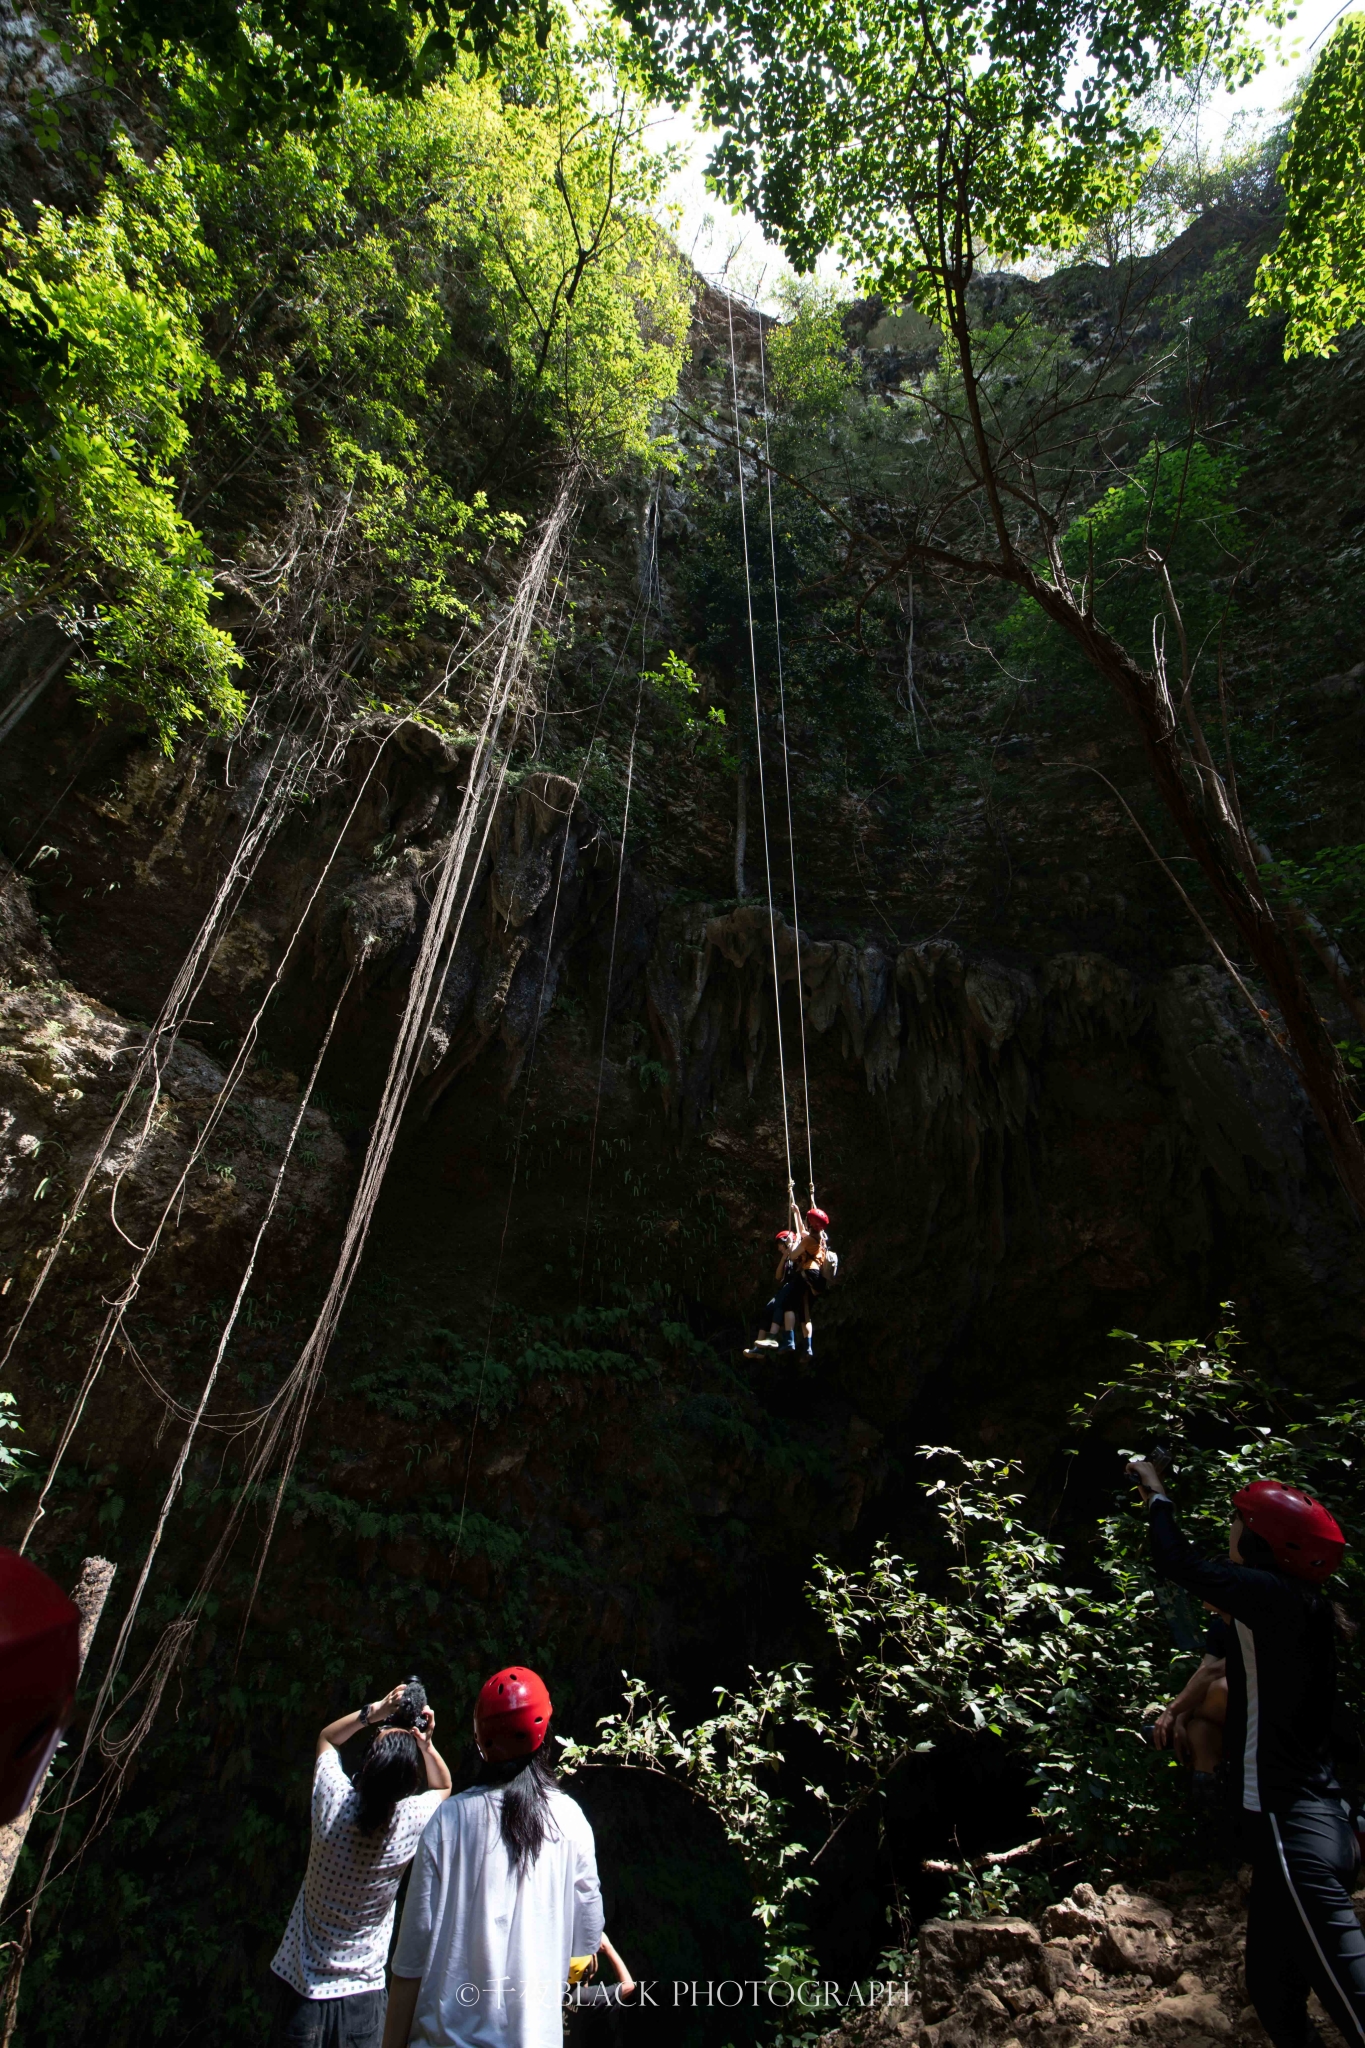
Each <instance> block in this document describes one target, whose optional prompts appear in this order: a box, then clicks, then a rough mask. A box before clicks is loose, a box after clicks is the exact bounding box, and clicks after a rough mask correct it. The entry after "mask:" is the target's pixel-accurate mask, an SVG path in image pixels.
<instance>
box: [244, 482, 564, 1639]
mask: <svg viewBox="0 0 1365 2048" xmlns="http://www.w3.org/2000/svg"><path fill="white" fill-rule="evenodd" d="M577 496H578V472H577V470H575V471H573V472H572V473H571V474H570V475H569V476H568V477H566V479H565V480H564V483H563V485H562V486H561V489H560V494H559V498H558V500H557V501H556V503H555V506H554V509H553V510H552V512H551V514H550V516H549V518H548V519H547V520H546V521H545V523H544V525H543V527H542V529H541V533H540V537H539V539H538V540H537V542H536V545H535V548H534V549H533V551H532V554H531V557H530V560H529V561H528V563H527V565H526V568H525V570H524V571H523V574H522V577H521V580H520V582H519V584H518V588H517V594H516V597H515V599H514V600H513V603H512V606H511V609H510V611H509V613H508V615H507V618H506V620H505V624H504V632H503V638H502V646H501V648H500V650H499V654H498V660H497V664H496V668H495V671H494V676H493V681H492V684H491V687H490V689H489V693H488V699H487V703H486V706H485V711H484V719H483V725H482V727H481V730H480V733H479V737H478V741H477V743H476V748H475V754H474V759H473V761H472V763H471V766H470V772H469V778H468V781H467V783H466V785H465V793H464V798H463V800H462V802H461V806H460V812H459V816H458V818H457V821H456V827H455V831H454V832H453V834H452V835H451V840H450V844H449V846H448V847H447V850H446V853H445V856H444V858H443V860H442V861H441V863H440V869H439V876H438V881H437V886H436V888H435V891H434V893H433V896H432V905H431V915H430V917H429V918H428V920H427V928H426V931H425V932H424V933H423V936H422V944H421V948H420V950H419V953H418V957H417V964H416V966H415V967H414V969H413V973H412V980H411V983H410V985H409V990H408V1000H407V1004H406V1006H405V1008H404V1012H403V1017H402V1021H401V1023H400V1025H399V1030H398V1036H397V1039H396V1040H395V1043H394V1049H393V1054H392V1057H391V1059H390V1062H389V1071H388V1076H387V1078H386V1080H385V1084H384V1093H383V1096H382V1099H381V1101H380V1106H379V1113H378V1115H377V1117H376V1118H375V1123H374V1128H373V1130H372V1131H371V1133H370V1142H369V1147H368V1149H367V1151H366V1155H365V1163H364V1165H363V1167H362V1168H361V1174H360V1182H359V1185H358V1187H357V1189H356V1194H355V1198H354V1200H353V1202H352V1206H351V1213H350V1216H349V1217H348V1218H347V1223H346V1230H345V1233H344V1236H343V1239H342V1244H341V1249H340V1252H339V1254H338V1257H337V1262H336V1267H335V1269H334V1272H333V1275H332V1280H331V1283H330V1285H329V1287H328V1289H327V1293H326V1295H325V1297H324V1299H323V1302H322V1306H321V1307H320V1309H319V1310H318V1313H317V1317H316V1320H315V1322H314V1325H313V1329H312V1331H311V1333H310V1335H309V1337H308V1339H307V1341H306V1342H305V1344H304V1347H303V1349H302V1351H301V1352H300V1354H299V1358H298V1362H297V1363H296V1365H295V1366H294V1368H293V1371H292V1372H291V1373H290V1374H289V1376H288V1378H287V1379H286V1381H285V1383H284V1385H283V1386H282V1387H281V1389H280V1391H279V1393H278V1395H277V1396H276V1408H277V1413H276V1416H275V1419H274V1421H273V1422H272V1424H271V1426H270V1428H269V1430H268V1431H267V1433H266V1435H265V1438H264V1441H263V1443H262V1444H261V1446H260V1447H259V1449H258V1451H257V1453H256V1455H255V1457H254V1458H253V1460H252V1463H251V1466H250V1469H249V1471H248V1473H247V1475H246V1480H245V1484H244V1486H243V1488H242V1491H241V1494H240V1496H239V1500H238V1502H237V1504H236V1506H235V1507H234V1510H233V1513H232V1515H231V1516H230V1517H229V1521H228V1525H227V1527H226V1528H225V1530H224V1532H223V1535H222V1537H221V1539H220V1541H219V1544H218V1547H217V1549H216V1550H215V1552H214V1555H213V1558H212V1559H211V1560H210V1564H209V1568H208V1569H209V1575H210V1576H211V1575H212V1573H213V1572H214V1571H215V1570H216V1568H217V1565H218V1563H219V1562H220V1561H221V1559H222V1558H223V1556H225V1555H226V1549H227V1547H228V1546H229V1545H230V1543H231V1541H232V1539H233V1537H234V1536H235V1533H236V1529H237V1527H238V1526H239V1524H240V1519H241V1514H242V1512H243V1511H244V1507H245V1504H246V1502H247V1500H248V1499H249V1498H250V1496H251V1495H252V1493H253V1491H254V1489H255V1487H256V1486H257V1485H258V1484H259V1483H260V1481H261V1480H262V1479H263V1477H264V1475H265V1472H266V1470H267V1469H268V1467H269V1465H270V1463H271V1462H272V1460H273V1458H274V1455H275V1452H276V1451H277V1450H278V1449H279V1447H280V1445H281V1443H282V1442H283V1441H284V1437H285V1432H286V1429H287V1430H288V1442H287V1444H286V1446H285V1454H284V1457H283V1459H282V1461H281V1468H280V1473H279V1478H278V1481H277V1484H276V1487H275V1492H274V1498H273V1501H272V1503H271V1508H270V1515H269V1520H268V1523H267V1527H266V1531H265V1535H264V1538H263V1541H262V1546H261V1552H260V1559H259V1562H258V1565H257V1569H256V1576H255V1580H254V1582H253V1585H252V1589H251V1595H250V1598H249V1599H248V1602H247V1607H246V1613H245V1615H244V1617H243V1622H242V1633H243V1634H245V1631H246V1627H247V1624H248V1622H249V1621H250V1618H251V1612H252V1608H253V1607H254V1604H255V1600H256V1595H257V1593H258V1592H259V1590H260V1584H261V1576H262V1574H263V1572H264V1570H265V1564H266V1559H267V1557H268V1555H269V1552H270V1548H271V1544H272V1542H273V1539H274V1533H275V1529H276V1526H277V1524H278V1521H279V1515H280V1509H281V1507H282V1505H283V1501H284V1493H285V1488H286V1487H287V1485H288V1482H289V1478H290V1475H291V1473H292V1472H293V1469H294V1465H295V1463H296V1461H297V1458H298V1454H299V1450H300V1447H301V1444H302V1438H303V1431H304V1428H305V1426H306V1423H307V1420H308V1415H309V1411H310V1409H311V1406H312V1402H313V1397H314V1394H315V1393H316V1390H317V1384H318V1380H319V1378H320V1377H321V1373H322V1368H323V1365H324V1363H325V1362H326V1358H327V1354H328V1352H329V1350H330V1348H331V1343H332V1338H333V1336H334V1334H335V1332H336V1328H337V1324H338V1323H339V1321H340V1319H341V1312H342V1309H343V1308H344V1307H345V1304H346V1301H347V1298H348V1296H349V1294H350V1290H351V1285H352V1282H353V1281H354V1279H355V1275H356V1272H357V1271H358V1269H359V1265H360V1259H361V1255H362V1253H363V1251H364V1249H365V1244H366V1240H367V1239H368V1236H369V1231H370V1224H371V1222H372V1220H373V1217H374V1211H375V1207H376V1205H377V1203H378V1200H379V1193H380V1189H381V1187H382V1185H383V1181H384V1177H385V1173H386V1171H387V1168H388V1164H389V1160H390V1158H391V1156H392V1153H393V1148H394V1145H395V1143H396V1142H397V1137H398V1127H399V1123H400V1121H401V1119H402V1115H403V1111H404V1109H405V1108H406V1106H407V1102H408V1098H409V1096H410V1095H411V1092H412V1088H413V1084H414V1082H415V1079H416V1075H417V1067H418V1062H419V1060H420V1058H421V1055H422V1052H423V1050H424V1048H425V1046H426V1042H427V1037H428V1034H429V1031H430V1028H431V1020H432V1016H433V1014H434V1011H435V1006H436V1003H437V1001H438V1000H439V997H440V993H441V990H442V989H443V988H444V986H445V982H446V977H447V975H448V973H449V970H450V964H451V961H452V960H453V958H454V954H455V949H456V947H457V946H458V944H459V941H460V934H461V932H462V930H463V928H464V920H465V917H466V915H467V913H468V910H469V904H470V901H471V899H472V897H473V893H474V888H475V885H476V883H477V881H478V876H479V872H480V869H481V867H482V863H483V856H484V852H485V850H486V848H487V845H488V838H489V834H490V832H491V830H492V825H493V819H494V817H495V815H496V813H497V808H498V803H499V800H500V798H501V796H502V792H503V790H504V788H505V786H506V782H507V775H508V769H509V766H510V753H509V751H508V750H507V749H506V748H503V749H501V750H500V749H499V746H498V742H499V738H500V736H501V733H502V727H503V723H504V719H505V716H506V713H507V711H508V709H509V706H510V705H511V704H512V700H513V698H514V696H515V694H516V690H517V685H518V683H519V682H520V680H521V676H522V673H523V669H524V665H525V662H526V658H527V651H528V647H529V643H530V639H531V634H532V630H533V628H534V625H535V621H536V618H537V616H538V613H539V607H540V600H541V597H542V596H543V594H544V590H545V586H546V582H547V580H548V577H549V572H550V569H551V567H552V565H553V564H554V562H555V561H556V560H557V558H558V552H559V546H560V542H561V540H562V539H563V537H564V534H565V532H566V529H568V528H569V526H570V524H571V521H572V517H573V513H574V509H575V505H576V503H577ZM495 759H497V760H498V764H499V765H498V767H497V770H496V773H495V772H494V765H493V764H494V761H495ZM490 783H491V785H492V794H491V798H490V796H489V786H490ZM480 812H482V813H483V831H482V835H481V838H480V841H479V850H478V854H477V856H476V857H475V858H474V860H473V861H472V862H471V861H470V859H469V854H470V849H471V847H472V844H473V841H474V837H475V833H476V831H477V829H478V823H479V816H480Z"/></svg>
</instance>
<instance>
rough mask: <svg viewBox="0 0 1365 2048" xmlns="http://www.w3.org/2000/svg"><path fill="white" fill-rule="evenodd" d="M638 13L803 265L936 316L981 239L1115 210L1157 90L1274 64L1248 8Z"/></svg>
mask: <svg viewBox="0 0 1365 2048" xmlns="http://www.w3.org/2000/svg"><path fill="white" fill-rule="evenodd" d="M631 11H632V14H633V17H634V18H635V19H636V20H637V21H638V22H639V24H640V25H641V27H642V28H643V29H644V30H645V32H646V33H648V34H650V35H651V36H652V38H653V42H654V46H655V49H656V52H657V56H658V62H659V65H660V68H661V70H662V71H663V72H664V74H665V75H666V76H671V77H672V78H673V79H674V80H675V81H677V82H679V83H684V82H685V83H688V84H691V85H694V86H695V87H696V88H697V89H698V90H699V92H700V95H701V99H702V103H703V106H704V109H705V111H706V113H707V115H708V116H709V118H710V119H711V120H712V121H713V122H714V123H715V125H716V126H717V127H719V128H720V129H721V130H722V137H721V141H720V143H719V145H718V147H717V151H716V155H715V158H714V162H713V168H714V170H715V172H716V175H717V176H718V177H719V179H720V181H721V183H722V185H723V187H724V189H725V190H726V192H727V194H728V195H729V196H731V197H742V198H743V199H744V200H745V202H746V203H747V204H748V205H750V206H751V207H752V208H753V210H754V211H755V213H756V214H757V215H758V217H759V219H760V220H762V221H763V223H764V225H765V226H766V227H767V228H768V229H769V230H770V231H771V232H772V233H774V234H776V235H777V236H779V237H780V238H781V240H782V243H783V246H784V247H785V249H786V250H787V253H788V255H789V256H790V257H791V259H792V261H793V263H794V264H795V265H796V266H797V268H798V269H801V270H805V269H808V268H809V267H810V266H811V264H812V263H813V262H814V260H815V258H816V256H818V254H819V253H820V251H821V250H822V249H825V248H829V247H838V248H840V249H842V250H843V251H844V252H845V254H846V255H847V256H848V257H849V259H850V260H851V261H853V262H854V263H856V264H857V265H858V266H859V267H860V268H861V269H863V270H865V271H867V272H869V273H874V274H875V276H876V277H877V279H878V282H879V284H880V285H881V286H882V287H883V288H884V289H886V290H887V291H888V292H894V293H896V295H898V296H899V295H901V294H904V293H909V294H910V295H911V296H913V297H914V299H915V302H916V304H917V305H920V306H921V307H922V308H923V309H924V310H926V311H936V310H938V309H940V308H941V307H942V304H943V282H942V280H943V277H944V273H945V271H946V270H948V269H951V268H952V267H953V266H954V264H955V262H957V261H960V259H961V256H962V254H963V240H964V238H965V240H966V242H967V244H969V245H970V246H972V247H975V248H976V249H978V250H983V251H984V250H991V251H993V252H994V253H995V254H996V255H998V256H1004V255H1020V254H1023V253H1025V252H1026V251H1027V250H1029V249H1032V248H1036V247H1038V246H1039V245H1046V246H1048V247H1051V248H1057V247H1065V246H1066V245H1067V244H1068V243H1069V242H1071V241H1073V240H1074V239H1075V238H1076V237H1077V235H1078V234H1079V233H1080V232H1081V230H1082V228H1083V227H1084V226H1085V225H1086V224H1087V223H1088V222H1089V221H1091V220H1092V219H1094V218H1095V217H1096V216H1097V215H1098V214H1099V213H1101V212H1103V211H1105V210H1106V209H1108V208H1109V207H1111V206H1112V205H1113V204H1114V203H1115V201H1116V199H1117V198H1118V197H1119V196H1120V195H1121V194H1122V193H1123V192H1124V191H1125V190H1126V189H1127V188H1128V186H1129V185H1130V183H1131V181H1132V180H1133V178H1134V177H1135V176H1136V174H1137V172H1138V170H1139V168H1140V166H1141V164H1142V161H1143V159H1144V157H1145V155H1146V154H1147V153H1148V152H1149V150H1150V148H1151V147H1152V144H1153V141H1154V137H1153V134H1152V131H1151V128H1150V123H1149V122H1148V121H1147V120H1146V119H1145V118H1144V117H1143V100H1144V95H1146V94H1147V93H1149V92H1150V91H1151V89H1152V88H1153V87H1154V86H1155V85H1156V84H1157V83H1158V82H1160V81H1162V80H1165V79H1170V78H1173V77H1179V76H1184V75H1186V74H1187V73H1189V72H1191V71H1193V70H1194V69H1196V68H1197V67H1199V66H1201V65H1207V66H1210V67H1211V68H1215V69H1216V68H1219V67H1224V68H1227V69H1229V70H1230V71H1232V72H1235V73H1237V74H1239V75H1240V74H1242V73H1244V72H1246V70H1247V69H1248V68H1249V67H1251V66H1252V65H1254V63H1255V61H1256V60H1255V58H1254V55H1253V54H1252V52H1251V49H1250V47H1249V45H1248V43H1247V41H1246V37H1245V29H1246V24H1247V22H1248V20H1249V19H1250V17H1251V13H1252V10H1251V8H1250V7H1249V6H1248V5H1246V4H1243V0H1232V4H1225V0H1179V4H1177V5H1174V6H1171V7H1166V8H1162V9H1161V10H1160V11H1159V13H1154V12H1153V10H1152V9H1150V8H1148V7H1146V6H1145V5H1142V4H1135V0H1107V4H1105V5H1103V6H1101V7H1098V8H1084V7H1078V6H1074V5H1072V4H1070V0H1049V4H1046V5H1043V6H1040V7H1034V8H1029V9H1027V10H1023V11H1021V10H1020V9H1019V8H1018V7H1015V6H1012V5H1010V4H1009V0H986V4H982V5H978V6H973V7H970V8H960V7H953V6H946V5H936V6H928V7H920V8H913V9H911V8H904V7H900V6H897V5H896V4H895V0H836V4H833V5H830V6H822V7H819V8H796V7H770V6H768V5H766V4H763V0H728V4H724V5H722V6H720V7H715V8H712V7H705V8H703V7H701V6H694V5H692V4H690V0H665V4H664V5H663V6H661V7H658V8H648V9H647V8H644V7H639V8H636V9H633V10H631ZM945 196H947V198H948V201H949V204H948V206H947V207H945ZM948 215H951V217H952V224H951V225H948V224H947V220H946V216H948ZM945 234H946V235H947V236H948V237H949V243H947V244H946V243H945V239H944V238H945Z"/></svg>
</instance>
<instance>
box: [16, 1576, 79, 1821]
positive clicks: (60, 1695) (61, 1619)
mask: <svg viewBox="0 0 1365 2048" xmlns="http://www.w3.org/2000/svg"><path fill="white" fill-rule="evenodd" d="M80 1619H81V1618H80V1613H79V1611H78V1609H77V1608H76V1607H75V1606H74V1605H73V1603H72V1602H71V1601H70V1600H68V1599H67V1597H66V1595H65V1593H64V1592H63V1591H62V1589H61V1587H60V1586H57V1585H54V1584H53V1582H52V1580H51V1579H50V1578H49V1577H48V1575H47V1573H46V1572H40V1571H39V1570H38V1568H37V1566H36V1565H31V1564H30V1563H29V1562H28V1559H27V1558H24V1557H20V1556H19V1553H18V1552H17V1551H15V1550H0V1821H11V1820H17V1819H18V1817H19V1815H20V1814H21V1813H22V1812H23V1811H24V1808H25V1807H26V1806H27V1805H28V1803H29V1800H30V1799H31V1798H32V1797H33V1794H34V1791H35V1790H36V1788H37V1785H38V1782H39V1780H40V1779H41V1777H42V1775H43V1772H44V1771H45V1770H46V1769H47V1767H48V1765H49V1763H50V1762H51V1761H52V1752H53V1750H54V1749H55V1748H56V1747H57V1743H58V1741H59V1739H60V1737H61V1732H62V1730H63V1728H64V1727H65V1726H66V1723H67V1721H68V1719H69V1718H70V1714H71V1704H72V1701H73V1700H74V1699H75V1697H76V1680H77V1679H78V1677H79V1676H80V1668H81V1659H80V1649H79V1647H78V1642H77V1633H78V1630H79V1628H80Z"/></svg>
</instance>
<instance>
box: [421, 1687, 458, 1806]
mask: <svg viewBox="0 0 1365 2048" xmlns="http://www.w3.org/2000/svg"><path fill="white" fill-rule="evenodd" d="M435 1729H436V1716H435V1714H434V1713H433V1712H432V1710H431V1708H430V1707H427V1708H425V1709H424V1710H423V1716H422V1720H421V1722H420V1723H419V1724H418V1726H417V1727H415V1728H414V1729H413V1731H412V1733H413V1739H414V1740H415V1742H416V1744H417V1747H418V1748H419V1749H420V1750H421V1752H422V1762H423V1763H424V1764H425V1765H426V1772H427V1790H428V1792H439V1793H440V1794H441V1796H442V1798H443V1799H448V1798H449V1797H450V1790H451V1786H452V1785H453V1784H454V1782H455V1781H454V1779H453V1778H452V1777H451V1775H450V1765H449V1764H448V1763H447V1762H446V1760H445V1758H444V1757H443V1756H442V1755H441V1753H440V1751H439V1750H438V1749H437V1747H436V1744H435V1743H434V1742H433V1740H432V1736H433V1734H434V1733H435Z"/></svg>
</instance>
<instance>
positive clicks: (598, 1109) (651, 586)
mask: <svg viewBox="0 0 1365 2048" xmlns="http://www.w3.org/2000/svg"><path fill="white" fill-rule="evenodd" d="M658 508H659V493H658V486H657V485H656V486H655V491H654V501H653V506H652V515H653V516H652V517H651V520H650V551H649V564H648V568H647V570H646V578H647V580H646V584H645V589H644V592H643V603H644V610H643V612H642V613H641V616H640V680H639V682H638V684H637V686H636V690H635V721H634V723H633V725H632V726H631V728H630V753H629V755H628V756H627V759H626V800H625V803H624V805H623V806H622V810H621V850H620V853H619V854H618V856H617V860H616V904H615V908H614V909H613V911H612V918H611V947H610V950H609V952H608V954H607V1001H606V1010H605V1013H604V1015H603V1018H602V1050H601V1053H600V1055H599V1057H598V1061H597V1091H596V1094H595V1095H594V1097H593V1105H592V1136H591V1138H590V1140H589V1143H588V1189H587V1194H586V1196H585V1197H584V1202H583V1257H582V1259H581V1260H580V1262H579V1268H578V1304H579V1307H580V1308H581V1307H582V1305H583V1289H584V1286H585V1285H586V1282H587V1276H588V1238H589V1230H590V1225H591V1221H592V1184H593V1177H594V1174H595V1173H596V1170H597V1126H598V1122H599V1120H600V1118H601V1114H602V1082H603V1080H604V1078H605V1075H606V1071H607V1033H608V1032H609V1031H610V1029H611V990H612V983H613V981H614V980H615V978H616V938H617V933H618V931H619V929H620V924H621V890H622V887H623V885H624V882H625V878H626V838H627V834H628V832H629V828H630V793H631V790H632V788H633V787H634V782H635V742H636V738H637V736H638V734H639V731H640V713H641V711H642V709H643V708H644V701H645V635H646V634H647V632H648V631H649V607H650V600H651V598H653V599H654V600H655V602H656V604H657V603H658V599H657V596H656V589H655V586H656V584H657V581H658V566H659V527H658ZM660 609H661V608H660Z"/></svg>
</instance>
